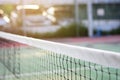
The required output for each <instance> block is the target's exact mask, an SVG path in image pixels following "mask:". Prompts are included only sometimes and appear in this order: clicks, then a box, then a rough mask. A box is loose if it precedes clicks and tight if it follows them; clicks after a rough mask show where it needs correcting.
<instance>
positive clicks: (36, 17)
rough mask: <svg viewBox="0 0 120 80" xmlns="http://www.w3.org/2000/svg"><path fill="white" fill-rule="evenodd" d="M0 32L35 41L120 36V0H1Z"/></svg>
mask: <svg viewBox="0 0 120 80" xmlns="http://www.w3.org/2000/svg"><path fill="white" fill-rule="evenodd" d="M0 30H2V31H6V32H10V33H15V34H20V35H25V36H30V37H35V38H44V39H46V38H64V37H101V36H109V35H119V34H120V0H60V1H58V0H0Z"/></svg>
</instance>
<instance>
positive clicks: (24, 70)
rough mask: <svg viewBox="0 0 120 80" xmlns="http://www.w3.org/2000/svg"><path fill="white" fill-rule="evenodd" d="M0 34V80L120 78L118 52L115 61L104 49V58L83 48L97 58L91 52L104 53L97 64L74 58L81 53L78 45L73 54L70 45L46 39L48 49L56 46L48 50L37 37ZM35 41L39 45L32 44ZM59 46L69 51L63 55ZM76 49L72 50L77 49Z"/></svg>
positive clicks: (113, 79)
mask: <svg viewBox="0 0 120 80" xmlns="http://www.w3.org/2000/svg"><path fill="white" fill-rule="evenodd" d="M0 34H1V35H0V37H1V38H0V80H120V65H119V63H117V65H116V64H115V65H114V64H113V63H116V62H119V61H120V56H119V53H117V54H118V55H117V54H116V53H115V54H113V55H112V56H113V59H114V62H112V58H110V59H109V54H111V52H105V51H104V53H105V54H107V55H108V56H107V57H106V55H103V54H102V53H103V52H102V51H101V52H100V51H99V50H98V51H96V50H92V53H91V51H88V50H87V49H86V48H84V50H86V51H87V53H89V54H91V55H92V56H93V57H97V58H98V59H99V57H100V56H99V55H98V56H94V55H93V54H98V53H100V55H103V56H104V57H103V58H101V64H100V63H99V62H98V63H96V62H94V61H88V60H87V59H84V60H83V59H82V58H81V59H80V57H75V56H82V54H84V52H83V51H82V50H81V49H80V48H78V49H80V51H79V53H78V54H79V55H76V51H73V50H70V48H69V47H71V48H74V47H72V46H71V45H68V46H69V47H67V46H65V45H63V44H60V45H59V44H57V43H56V44H55V43H52V42H50V43H49V42H47V41H45V42H46V44H48V43H49V47H48V48H50V47H52V49H55V50H51V49H47V48H44V47H46V46H44V45H46V44H44V45H42V43H41V44H38V43H37V41H39V42H42V41H40V40H34V39H32V38H27V37H22V36H17V35H13V34H8V33H2V32H1V33H0ZM15 37H16V38H15ZM8 38H9V40H8ZM17 38H18V39H17ZM27 39H29V41H28V40H27ZM22 40H24V43H25V41H26V44H23V43H20V42H21V41H22ZM17 41H18V42H17ZM34 41H35V42H36V43H35V42H34ZM43 42H44V41H43ZM35 44H37V45H39V46H40V47H37V46H36V47H35ZM52 44H54V45H52ZM30 45H33V46H30ZM58 45H59V47H58ZM47 46H48V45H47ZM61 46H62V47H63V48H65V47H66V48H68V50H69V51H65V52H66V54H64V51H63V49H61ZM42 47H43V48H42ZM76 48H77V47H75V48H74V49H75V50H77V49H76ZM57 49H58V50H57ZM60 50H62V52H63V53H61V51H60ZM55 51H56V52H55ZM58 51H59V52H58ZM69 54H72V55H75V56H70V55H69ZM82 57H84V56H82ZM88 57H90V56H88ZM104 58H107V59H105V60H106V61H107V62H109V61H110V62H111V63H106V65H105V64H103V63H104V62H102V61H103V59H104ZM108 60H109V61H108ZM96 61H97V59H96ZM108 64H109V65H108Z"/></svg>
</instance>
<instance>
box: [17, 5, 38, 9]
mask: <svg viewBox="0 0 120 80" xmlns="http://www.w3.org/2000/svg"><path fill="white" fill-rule="evenodd" d="M20 9H39V6H38V5H19V6H17V10H20Z"/></svg>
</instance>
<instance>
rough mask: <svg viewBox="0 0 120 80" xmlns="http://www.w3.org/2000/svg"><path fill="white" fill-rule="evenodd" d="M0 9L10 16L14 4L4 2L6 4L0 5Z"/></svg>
mask: <svg viewBox="0 0 120 80" xmlns="http://www.w3.org/2000/svg"><path fill="white" fill-rule="evenodd" d="M0 9H2V10H3V11H4V12H5V14H7V15H8V16H10V13H11V11H12V10H13V9H14V5H10V4H6V5H0Z"/></svg>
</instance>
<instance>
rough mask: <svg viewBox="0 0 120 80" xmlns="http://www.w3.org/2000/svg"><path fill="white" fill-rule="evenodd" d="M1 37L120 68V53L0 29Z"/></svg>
mask: <svg viewBox="0 0 120 80" xmlns="http://www.w3.org/2000/svg"><path fill="white" fill-rule="evenodd" d="M0 37H1V38H5V39H8V40H12V41H16V42H19V43H22V44H26V45H29V46H33V47H36V48H41V49H45V50H49V51H52V52H54V53H57V54H63V55H67V56H69V57H73V58H77V59H81V60H85V61H88V62H92V63H96V64H100V65H103V66H105V67H113V68H118V69H119V68H120V64H119V62H120V53H117V52H112V51H105V50H98V49H92V48H86V47H79V46H73V45H68V44H62V43H56V42H51V41H46V40H41V39H35V38H31V37H26V36H20V35H15V34H11V33H6V32H2V31H0Z"/></svg>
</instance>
